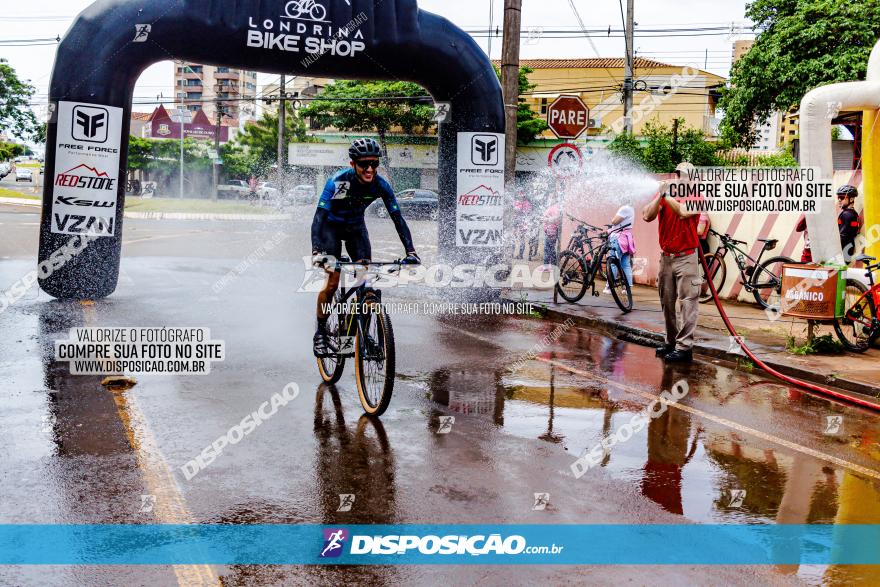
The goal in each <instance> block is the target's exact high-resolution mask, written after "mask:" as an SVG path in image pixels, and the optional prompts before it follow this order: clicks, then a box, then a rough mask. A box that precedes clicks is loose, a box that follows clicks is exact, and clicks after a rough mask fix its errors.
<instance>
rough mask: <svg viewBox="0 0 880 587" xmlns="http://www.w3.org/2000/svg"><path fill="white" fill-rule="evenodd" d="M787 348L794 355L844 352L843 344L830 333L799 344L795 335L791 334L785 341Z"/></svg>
mask: <svg viewBox="0 0 880 587" xmlns="http://www.w3.org/2000/svg"><path fill="white" fill-rule="evenodd" d="M785 349H786V350H787V351H788V352H790V353H792V354H794V355H816V354H831V355H839V354H840V353H842V352H843V345H842V344H840V341H839V340H837V339H836V338H834V337H832V336H831V335H830V334H823V335H822V336H817V337H815V338H813V340H812V341H809V340H808V341H807V342H805V343H804V344H800V345H799V344H798V343H797V340H795V338H794V337H793V336H789V337H788V339H787V340H786V343H785Z"/></svg>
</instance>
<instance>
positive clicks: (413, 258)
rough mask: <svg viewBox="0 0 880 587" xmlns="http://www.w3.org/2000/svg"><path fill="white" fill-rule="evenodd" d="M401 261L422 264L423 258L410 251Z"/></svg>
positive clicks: (402, 263) (409, 263)
mask: <svg viewBox="0 0 880 587" xmlns="http://www.w3.org/2000/svg"><path fill="white" fill-rule="evenodd" d="M400 263H401V265H421V264H422V260H421V259H420V258H419V256H418V255H416V254H415V253H410V254H408V255H407V256H406V258H404V259H403V260H402V261H401V262H400Z"/></svg>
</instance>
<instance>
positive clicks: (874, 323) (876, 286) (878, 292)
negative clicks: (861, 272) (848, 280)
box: [846, 271, 880, 332]
mask: <svg viewBox="0 0 880 587" xmlns="http://www.w3.org/2000/svg"><path fill="white" fill-rule="evenodd" d="M872 275H873V272H871V271H868V279H869V281H870V282H871V287H870V289H868V291H866V292H865V293H863V294H862V295H861V296H859V299H858V300H856V301H855V303H854V304H853V305H852V306H851V307H850V309H849V310H847V312H846V318H847V319H848V320H852V321H853V322H857V323H859V324H861V325H863V326H865V327H867V328H870V329H872V330H875V331H876V332H880V319H878V318H877V308H880V283H873V281H874V280H873V279H872ZM863 302H864V303H865V304H873V306H874V312H872V314H873V318H872V319H871V320H870V321H869V320H865V319H864V317H861V316H856V313H855V312H854V311H853V310H854V309H855V308H858V307H860V306H861V304H862V303H863Z"/></svg>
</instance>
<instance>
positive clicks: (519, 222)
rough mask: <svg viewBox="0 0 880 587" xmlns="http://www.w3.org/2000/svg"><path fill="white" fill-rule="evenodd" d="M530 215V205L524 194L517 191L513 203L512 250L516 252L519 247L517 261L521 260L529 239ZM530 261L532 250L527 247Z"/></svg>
mask: <svg viewBox="0 0 880 587" xmlns="http://www.w3.org/2000/svg"><path fill="white" fill-rule="evenodd" d="M531 215H532V203H531V202H530V201H529V199H528V198H527V197H526V193H525V192H524V191H522V190H519V191H518V192H517V193H516V200H515V201H514V203H513V236H514V242H513V249H514V251H516V250H517V246H519V253H518V254H517V255H516V258H517V259H522V258H523V253H524V252H525V249H526V241H527V240H528V237H529V220H530V219H531ZM531 260H532V250H531V247H529V261H531Z"/></svg>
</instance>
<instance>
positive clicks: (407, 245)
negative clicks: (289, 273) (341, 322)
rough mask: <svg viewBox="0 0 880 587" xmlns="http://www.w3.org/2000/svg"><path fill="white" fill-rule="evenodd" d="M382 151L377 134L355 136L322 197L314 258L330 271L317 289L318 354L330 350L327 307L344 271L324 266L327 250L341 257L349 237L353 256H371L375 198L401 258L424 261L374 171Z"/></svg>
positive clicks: (347, 248) (391, 195) (356, 258)
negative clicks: (347, 162) (345, 163)
mask: <svg viewBox="0 0 880 587" xmlns="http://www.w3.org/2000/svg"><path fill="white" fill-rule="evenodd" d="M381 153H382V149H381V148H380V147H379V143H377V142H376V141H374V140H373V139H356V140H355V141H354V142H352V143H351V147H350V148H349V149H348V155H349V157H350V158H351V167H350V168H349V169H343V170H341V171H339V172H338V173H337V174H336V175H334V176H333V177H331V178H330V179H329V180H328V181H327V185H326V186H325V187H324V192H323V193H322V194H321V198H320V199H319V200H318V209H317V210H316V211H315V218H314V220H313V221H312V255H313V256H314V257H313V263H314V264H315V265H316V266H319V267H324V269H325V270H326V271H327V272H328V273H329V276H328V279H327V284H326V285H325V286H324V289H323V290H322V291H321V293H319V294H318V307H317V315H318V328H317V331H316V332H315V339H314V352H315V356H316V357H326V356H328V355H330V354H331V352H332V350H331V349H330V341H329V338H328V336H327V318H328V317H329V315H330V313H329V311H328V308H329V307H330V304H331V303H332V302H333V296H334V295H335V294H336V290H337V288H338V287H339V277H340V274H339V273H336V272H334V271H332V270H331V269H330V268H328V267H326V263H327V261H328V255H329V256H332V257H334V258H337V259H338V258H339V257H340V255H341V254H342V243H343V242H345V251H346V252H347V253H348V256H349V257H351V259H352V260H354V261H359V262H360V261H363V262H369V261H370V260H371V256H372V249H371V247H370V235H369V233H368V232H367V225H366V221H365V220H364V212H365V211H366V209H367V207H368V206H369V205H370V204H372V203H373V202H374V201H375V200H377V199H379V198H382V202H383V203H384V204H385V208H386V209H387V210H388V215H389V216H390V217H391V220H392V221H393V222H394V228H396V229H397V236H398V237H400V242H401V243H403V248H404V250H405V251H406V258H405V259H404V260H403V263H404V264H418V263H421V260H420V259H419V256H418V255H417V254H416V250H415V246H413V241H412V235H411V234H410V231H409V227H408V226H407V225H406V221H405V220H404V219H403V215H402V214H401V213H400V206H399V205H398V203H397V198H395V197H394V191H393V190H392V189H391V184H389V183H388V182H387V181H386V180H385V178H384V177H382V176H380V175H379V174H378V173H377V172H376V170H377V169H378V167H379V156H380V155H381Z"/></svg>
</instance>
